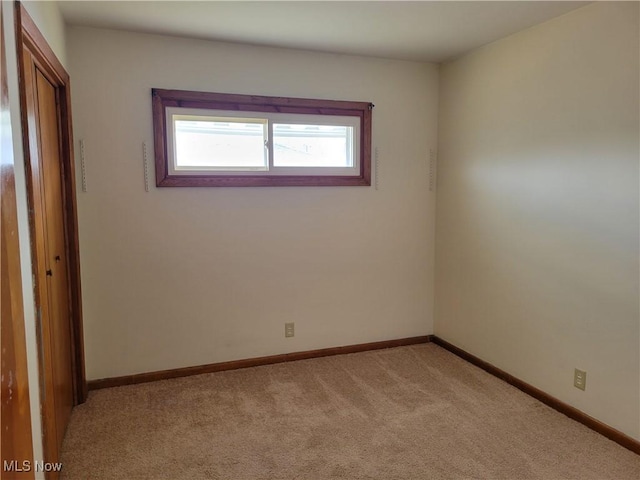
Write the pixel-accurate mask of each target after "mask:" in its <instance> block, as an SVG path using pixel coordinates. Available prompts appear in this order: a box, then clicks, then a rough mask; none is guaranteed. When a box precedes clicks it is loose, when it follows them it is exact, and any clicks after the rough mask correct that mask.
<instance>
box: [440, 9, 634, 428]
mask: <svg viewBox="0 0 640 480" xmlns="http://www.w3.org/2000/svg"><path fill="white" fill-rule="evenodd" d="M638 30H639V26H638V4H637V3H635V2H630V3H609V2H598V3H595V4H592V5H589V6H586V7H584V8H581V9H579V10H576V11H575V12H572V13H569V14H567V15H564V16H562V17H559V18H557V19H554V20H551V21H549V22H547V23H544V24H542V25H539V26H536V27H533V28H531V29H529V30H526V31H523V32H521V33H518V34H516V35H513V36H511V37H508V38H506V39H504V40H501V41H498V42H496V43H493V44H491V45H488V46H486V47H484V48H481V49H479V50H477V51H474V52H472V53H470V54H468V55H465V56H464V57H462V58H460V59H458V60H456V61H454V62H451V63H449V64H447V65H444V66H443V67H442V70H441V85H442V87H441V97H440V116H439V131H440V134H439V150H440V159H439V179H438V180H439V184H438V199H437V201H438V209H437V242H436V255H437V257H436V314H435V333H436V334H437V335H438V336H440V337H442V338H444V339H446V340H448V341H450V342H452V343H454V344H455V345H458V346H459V347H461V348H463V349H465V350H467V351H469V352H471V353H472V354H475V355H477V356H479V357H481V358H482V359H484V360H486V361H488V362H490V363H492V364H494V365H496V366H497V367H499V368H501V369H503V370H506V371H507V372H509V373H511V374H513V375H515V376H516V377H518V378H520V379H522V380H524V381H526V382H528V383H530V384H532V385H534V386H536V387H538V388H540V389H542V390H544V391H546V392H548V393H550V394H551V395H554V396H556V397H557V398H559V399H560V400H563V401H565V402H567V403H569V404H571V405H574V406H575V407H577V408H579V409H580V410H582V411H584V412H586V413H587V414H589V415H592V416H594V417H596V418H598V419H600V420H601V421H603V422H605V423H607V424H609V425H611V426H613V427H615V428H616V429H618V430H621V431H622V432H624V433H626V434H628V435H630V436H632V437H635V438H640V412H639V410H640V385H639V382H640V354H639V351H640V331H639V323H640V321H639V311H638V305H639V303H638V302H639V296H638V289H639V281H638V257H639V256H638V240H639V231H638V217H639V207H638V202H639V195H638V193H639V192H638V173H639V170H638V160H639V133H638V132H639V130H640V124H639V119H638V116H639V98H638V85H639V75H638V71H639V65H638V62H639V47H638V45H639V37H638ZM575 367H577V368H580V369H582V370H586V371H587V389H586V391H585V392H582V391H580V390H578V389H576V388H574V387H573V384H572V382H573V370H574V368H575Z"/></svg>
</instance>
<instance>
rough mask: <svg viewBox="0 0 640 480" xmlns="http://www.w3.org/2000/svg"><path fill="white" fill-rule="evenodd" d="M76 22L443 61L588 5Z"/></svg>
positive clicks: (345, 9) (254, 7) (95, 12)
mask: <svg viewBox="0 0 640 480" xmlns="http://www.w3.org/2000/svg"><path fill="white" fill-rule="evenodd" d="M58 3H59V5H60V8H61V11H62V15H63V16H64V18H65V21H66V22H67V23H68V24H70V25H85V26H92V27H104V28H113V29H119V30H131V31H139V32H148V33H159V34H165V35H176V36H183V37H194V38H203V39H210V40H219V41H226V42H238V43H247V44H253V45H267V46H275V47H286V48H298V49H306V50H316V51H323V52H333V53H345V54H356V55H367V56H375V57H383V58H396V59H405V60H417V61H429V62H442V61H446V60H448V59H452V58H455V57H457V56H459V55H461V54H463V53H465V52H467V51H469V50H472V49H474V48H477V47H479V46H481V45H485V44H487V43H490V42H492V41H494V40H498V39H500V38H503V37H505V36H507V35H510V34H512V33H515V32H517V31H520V30H523V29H525V28H528V27H530V26H533V25H536V24H538V23H541V22H544V21H546V20H549V19H551V18H553V17H556V16H558V15H562V14H564V13H566V12H568V11H570V10H573V9H576V8H579V7H581V6H583V5H586V4H587V3H589V2H571V1H569V2H564V1H515V2H513V1H503V2H484V1H439V2H429V1H411V2H405V1H351V2H342V1H253V2H250V1H241V0H235V1H195V2H194V1H126V2H113V1H60V2H58Z"/></svg>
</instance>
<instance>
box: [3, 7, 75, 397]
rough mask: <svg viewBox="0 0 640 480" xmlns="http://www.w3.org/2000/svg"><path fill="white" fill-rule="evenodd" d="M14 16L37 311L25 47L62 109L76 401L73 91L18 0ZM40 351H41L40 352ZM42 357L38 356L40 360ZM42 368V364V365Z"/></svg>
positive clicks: (34, 169) (34, 174)
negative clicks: (50, 86) (53, 88)
mask: <svg viewBox="0 0 640 480" xmlns="http://www.w3.org/2000/svg"><path fill="white" fill-rule="evenodd" d="M15 22H16V25H15V26H16V44H17V53H18V55H17V56H18V77H19V91H20V111H21V123H22V141H23V148H24V157H25V168H26V177H27V200H28V204H29V228H30V231H31V251H32V264H33V275H34V282H35V292H34V293H35V296H36V311H40V309H41V308H42V302H43V299H41V298H40V297H41V296H40V295H39V290H40V286H39V285H41V284H42V283H46V282H43V280H44V279H40V278H39V277H40V276H41V272H42V271H44V268H43V265H41V260H40V259H39V258H38V255H37V254H36V253H37V252H36V234H37V229H36V225H35V219H34V204H35V201H36V200H38V199H39V193H38V192H37V191H36V187H37V186H38V185H39V184H40V181H41V179H40V175H41V172H40V170H39V167H38V157H37V155H31V150H32V149H31V146H30V141H29V131H30V129H29V122H30V121H31V122H33V121H34V119H33V118H32V119H29V112H28V109H27V106H28V100H27V85H26V78H25V68H26V66H25V64H24V52H25V51H28V52H29V53H30V54H31V55H32V56H33V58H34V61H35V63H36V65H37V66H38V68H39V69H40V70H41V71H42V73H43V74H45V76H47V77H48V80H49V81H51V83H52V84H53V85H55V87H56V89H57V91H58V111H59V123H60V145H61V152H60V161H61V169H62V193H63V204H64V210H63V216H64V227H65V244H66V245H65V246H66V250H67V252H66V253H67V258H68V259H69V266H68V276H69V289H70V291H69V308H70V310H71V312H70V314H71V337H72V338H71V350H72V351H71V359H72V360H71V364H72V378H73V404H74V405H78V404H80V403H83V402H84V401H85V400H86V398H87V380H86V374H85V364H84V340H83V326H82V294H81V285H80V250H79V239H78V215H77V203H76V179H75V162H74V156H73V132H72V123H71V93H70V82H69V74H68V73H67V71H66V70H65V69H64V67H63V66H62V64H61V63H60V61H59V60H58V58H57V57H56V55H55V53H54V52H53V50H52V49H51V47H50V46H49V44H48V43H47V41H46V40H45V38H44V36H43V35H42V33H40V30H39V29H38V27H37V26H36V24H35V22H34V21H33V19H32V18H31V16H30V15H29V14H28V13H27V11H26V9H25V8H24V6H23V5H22V4H21V3H20V2H19V1H16V2H15ZM37 321H38V323H39V324H38V325H37V327H38V329H40V328H41V325H40V322H41V319H40V318H38V319H37ZM38 344H39V345H38V347H39V350H40V352H43V351H44V350H43V347H44V345H43V339H42V338H41V335H38ZM40 355H41V356H42V353H41V354H40ZM42 360H43V359H42V358H41V359H40V361H41V362H42ZM41 370H42V369H41ZM40 380H41V385H42V384H43V372H42V371H40ZM42 395H43V392H41V404H42V403H43V397H42Z"/></svg>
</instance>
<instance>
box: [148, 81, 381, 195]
mask: <svg viewBox="0 0 640 480" xmlns="http://www.w3.org/2000/svg"><path fill="white" fill-rule="evenodd" d="M152 96H153V126H154V145H155V156H156V184H157V186H159V187H205V186H206V187H236V186H325V185H326V186H349V185H370V184H371V109H372V107H373V105H372V104H371V103H367V102H346V101H337V100H311V99H299V98H284V97H263V96H253V95H235V94H222V93H203V92H189V91H181V90H160V89H153V90H152Z"/></svg>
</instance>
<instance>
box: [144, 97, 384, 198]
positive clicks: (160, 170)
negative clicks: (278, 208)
mask: <svg viewBox="0 0 640 480" xmlns="http://www.w3.org/2000/svg"><path fill="white" fill-rule="evenodd" d="M151 96H152V108H153V136H154V148H155V163H156V186H158V187H272V186H274V187H275V186H277V187H296V186H316V187H320V186H333V187H335V186H340V187H344V186H369V185H371V111H372V109H373V104H372V103H370V102H348V101H341V100H317V99H307V98H288V97H266V96H257V95H238V94H227V93H209V92H194V91H187V90H163V89H158V88H153V89H152V90H151ZM170 107H181V108H190V109H203V110H225V111H233V112H272V113H291V114H303V115H327V116H349V117H359V118H360V138H359V142H360V151H359V166H360V171H359V173H358V175H340V176H337V175H336V176H334V175H302V174H301V175H246V174H244V175H234V174H233V173H225V174H216V173H212V174H206V175H203V174H198V175H172V174H171V172H170V169H169V161H170V158H169V155H168V149H167V120H166V117H167V116H166V109H167V108H170Z"/></svg>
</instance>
